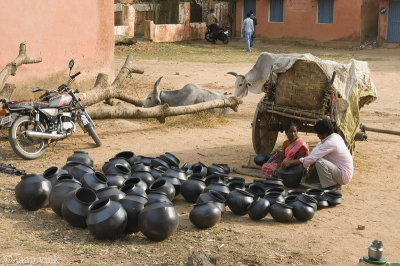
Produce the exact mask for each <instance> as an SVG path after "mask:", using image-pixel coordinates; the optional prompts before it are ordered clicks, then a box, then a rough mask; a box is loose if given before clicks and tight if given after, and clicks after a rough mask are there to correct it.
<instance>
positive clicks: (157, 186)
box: [149, 179, 175, 201]
mask: <svg viewBox="0 0 400 266" xmlns="http://www.w3.org/2000/svg"><path fill="white" fill-rule="evenodd" d="M155 191H159V192H164V193H165V194H167V196H168V199H169V200H170V201H172V200H173V199H174V197H175V188H174V186H173V185H172V184H171V183H168V182H167V181H166V180H164V179H157V180H156V181H154V182H153V183H152V184H151V185H150V186H149V192H150V193H152V192H155Z"/></svg>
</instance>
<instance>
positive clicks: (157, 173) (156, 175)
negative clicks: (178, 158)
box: [150, 167, 167, 179]
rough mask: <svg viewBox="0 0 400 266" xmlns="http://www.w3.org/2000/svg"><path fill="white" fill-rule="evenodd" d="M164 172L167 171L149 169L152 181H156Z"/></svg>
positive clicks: (161, 168) (160, 168)
mask: <svg viewBox="0 0 400 266" xmlns="http://www.w3.org/2000/svg"><path fill="white" fill-rule="evenodd" d="M165 171H167V169H165V168H163V167H156V168H153V169H151V171H150V174H151V175H152V176H153V177H154V179H158V178H160V177H161V176H162V175H163V174H164V173H165Z"/></svg>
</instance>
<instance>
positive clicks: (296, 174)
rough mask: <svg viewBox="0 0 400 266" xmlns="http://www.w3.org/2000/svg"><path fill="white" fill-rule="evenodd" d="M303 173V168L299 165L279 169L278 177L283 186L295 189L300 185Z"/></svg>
mask: <svg viewBox="0 0 400 266" xmlns="http://www.w3.org/2000/svg"><path fill="white" fill-rule="evenodd" d="M304 171H305V168H304V167H303V165H301V164H299V165H295V166H292V167H288V168H285V169H284V168H280V169H279V171H278V176H279V177H280V178H281V179H282V182H283V184H284V185H285V186H287V187H290V188H295V187H298V186H299V185H300V181H301V178H302V177H303V173H304Z"/></svg>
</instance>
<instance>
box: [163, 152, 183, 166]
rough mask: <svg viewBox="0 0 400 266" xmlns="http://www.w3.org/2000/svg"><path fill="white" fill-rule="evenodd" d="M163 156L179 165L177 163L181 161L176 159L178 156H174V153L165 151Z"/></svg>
mask: <svg viewBox="0 0 400 266" xmlns="http://www.w3.org/2000/svg"><path fill="white" fill-rule="evenodd" d="M163 156H164V157H166V158H168V159H169V160H170V161H173V162H174V164H175V165H176V166H177V167H179V164H180V163H181V161H180V160H179V159H178V157H176V156H175V155H174V154H172V153H170V152H166V153H164V155H163Z"/></svg>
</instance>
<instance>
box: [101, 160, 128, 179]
mask: <svg viewBox="0 0 400 266" xmlns="http://www.w3.org/2000/svg"><path fill="white" fill-rule="evenodd" d="M104 174H105V175H120V176H123V177H124V178H125V179H127V178H128V177H129V176H130V175H131V169H130V166H129V167H127V166H126V165H123V164H115V165H114V166H111V167H108V168H107V171H105V172H104Z"/></svg>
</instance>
